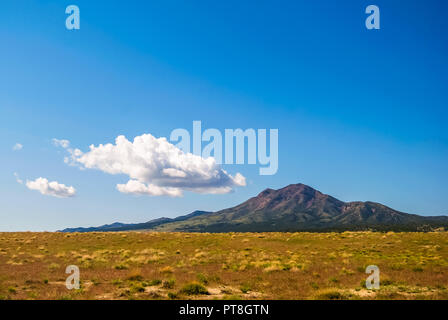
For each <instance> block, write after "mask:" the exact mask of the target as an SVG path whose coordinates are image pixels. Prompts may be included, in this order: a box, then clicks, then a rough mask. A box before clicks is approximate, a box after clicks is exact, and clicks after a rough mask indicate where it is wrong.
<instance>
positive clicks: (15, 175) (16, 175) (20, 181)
mask: <svg viewBox="0 0 448 320" xmlns="http://www.w3.org/2000/svg"><path fill="white" fill-rule="evenodd" d="M14 177H16V181H17V182H18V183H20V184H23V180H21V179H20V178H19V175H18V174H17V172H14Z"/></svg>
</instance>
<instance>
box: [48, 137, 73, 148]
mask: <svg viewBox="0 0 448 320" xmlns="http://www.w3.org/2000/svg"><path fill="white" fill-rule="evenodd" d="M52 142H53V144H54V145H55V146H56V147H62V148H64V149H67V148H68V147H69V146H70V141H68V140H65V139H56V138H54V139H53V140H52Z"/></svg>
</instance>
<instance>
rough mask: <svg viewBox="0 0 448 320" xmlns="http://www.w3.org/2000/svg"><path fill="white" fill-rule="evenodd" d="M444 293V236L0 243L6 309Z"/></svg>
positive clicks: (29, 236)
mask: <svg viewBox="0 0 448 320" xmlns="http://www.w3.org/2000/svg"><path fill="white" fill-rule="evenodd" d="M68 265H77V266H78V267H79V269H80V278H81V288H80V289H78V290H68V289H67V288H66V287H65V279H66V278H67V276H68V274H66V273H65V268H66V266H68ZM368 265H377V266H378V267H379V269H380V281H381V286H380V289H379V290H367V289H366V288H365V287H364V283H365V280H366V278H367V276H368V275H367V274H366V273H365V268H366V266H368ZM447 286H448V233H447V232H440V233H436V232H432V233H374V232H345V233H225V234H200V233H157V232H148V233H145V232H126V233H73V234H64V233H0V299H448V289H447Z"/></svg>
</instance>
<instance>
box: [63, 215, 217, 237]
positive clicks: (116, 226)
mask: <svg viewBox="0 0 448 320" xmlns="http://www.w3.org/2000/svg"><path fill="white" fill-rule="evenodd" d="M207 213H211V212H208V211H199V210H197V211H194V212H192V213H190V214H187V215H185V216H180V217H177V218H175V219H170V218H165V217H163V218H158V219H154V220H150V221H148V222H143V223H132V224H126V223H120V222H115V223H112V224H105V225H102V226H99V227H90V228H67V229H64V230H60V232H93V231H132V230H147V229H152V228H154V227H156V226H158V225H161V224H164V223H169V222H177V221H183V220H187V219H190V218H194V217H197V216H200V215H203V214H207Z"/></svg>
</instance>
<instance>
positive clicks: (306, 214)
mask: <svg viewBox="0 0 448 320" xmlns="http://www.w3.org/2000/svg"><path fill="white" fill-rule="evenodd" d="M439 227H445V228H448V217H447V216H433V217H426V216H419V215H415V214H408V213H404V212H400V211H396V210H394V209H391V208H389V207H386V206H385V205H382V204H380V203H375V202H369V201H367V202H343V201H340V200H338V199H336V198H333V197H332V196H329V195H326V194H323V193H321V192H320V191H318V190H315V189H313V188H311V187H309V186H307V185H304V184H292V185H289V186H287V187H284V188H282V189H278V190H273V189H266V190H264V191H263V192H261V193H260V194H258V195H257V196H256V197H253V198H251V199H249V200H247V201H246V202H243V203H242V204H240V205H238V206H235V207H233V208H228V209H224V210H221V211H218V212H204V211H195V212H193V213H192V214H190V215H186V216H181V217H178V218H176V219H168V218H161V219H157V220H152V221H149V222H146V223H140V224H130V225H123V224H117V223H116V224H112V225H105V226H102V227H98V228H75V229H65V230H63V231H65V232H71V231H78V232H85V231H125V230H154V231H188V232H269V231H277V232H282V231H344V230H378V231H389V230H391V231H392V230H393V231H428V230H432V229H434V228H439Z"/></svg>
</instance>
